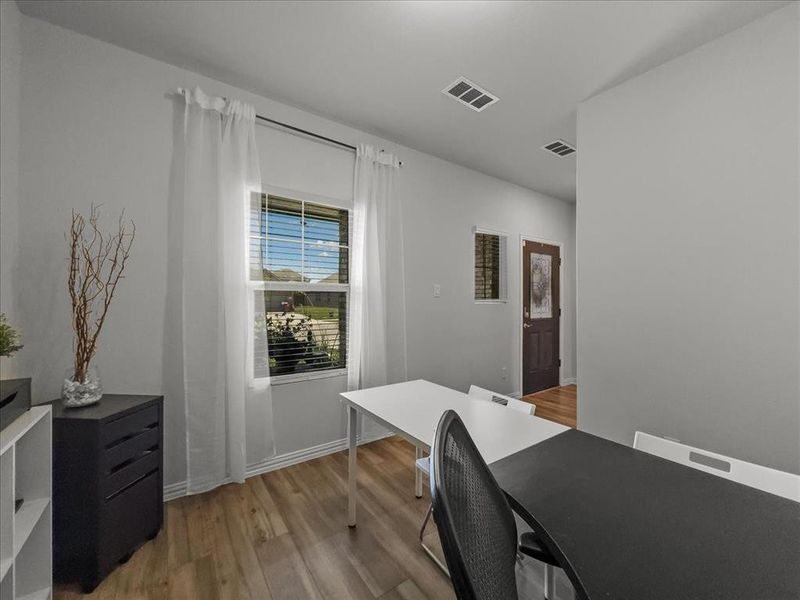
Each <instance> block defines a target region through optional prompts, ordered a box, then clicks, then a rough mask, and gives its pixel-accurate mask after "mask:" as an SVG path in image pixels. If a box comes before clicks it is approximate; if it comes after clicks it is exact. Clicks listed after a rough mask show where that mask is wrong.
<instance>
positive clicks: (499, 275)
mask: <svg viewBox="0 0 800 600" xmlns="http://www.w3.org/2000/svg"><path fill="white" fill-rule="evenodd" d="M505 254H506V236H505V235H502V234H500V233H495V232H490V231H482V230H480V229H477V228H476V229H475V263H474V264H475V300H476V301H484V302H505V300H506V268H505V267H506V257H505Z"/></svg>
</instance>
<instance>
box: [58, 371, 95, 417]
mask: <svg viewBox="0 0 800 600" xmlns="http://www.w3.org/2000/svg"><path fill="white" fill-rule="evenodd" d="M102 397H103V386H102V385H101V384H100V375H99V374H98V373H97V369H96V368H95V367H89V369H88V370H87V371H86V377H84V380H83V381H76V380H75V370H74V369H68V370H67V372H66V373H65V374H64V383H63V384H62V385H61V400H62V401H63V403H64V406H66V407H69V408H79V407H81V406H89V405H90V404H94V403H95V402H99V401H100V398H102Z"/></svg>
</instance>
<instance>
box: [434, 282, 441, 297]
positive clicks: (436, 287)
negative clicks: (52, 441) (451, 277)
mask: <svg viewBox="0 0 800 600" xmlns="http://www.w3.org/2000/svg"><path fill="white" fill-rule="evenodd" d="M441 295H442V286H440V285H439V284H438V283H434V284H433V297H434V298H439V297H441Z"/></svg>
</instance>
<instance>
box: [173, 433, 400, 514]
mask: <svg viewBox="0 0 800 600" xmlns="http://www.w3.org/2000/svg"><path fill="white" fill-rule="evenodd" d="M392 435H394V434H393V433H392V432H389V433H383V432H382V433H380V435H375V436H371V437H367V438H362V437H361V436H358V445H359V446H361V445H363V444H368V443H370V442H374V441H376V440H380V439H383V438H386V437H390V436H392ZM346 449H347V438H342V439H340V440H333V441H332V442H326V443H324V444H320V445H319V446H312V447H311V448H303V449H302V450H296V451H294V452H287V453H286V454H281V455H280V456H272V457H270V458H267V459H264V460H262V461H259V462H257V463H253V464H252V465H247V470H246V471H245V475H244V476H245V479H249V478H250V477H255V476H256V475H261V474H262V473H269V472H270V471H277V470H278V469H283V468H285V467H291V466H292V465H296V464H299V463H301V462H306V461H307V460H313V459H315V458H320V457H321V456H327V455H328V454H333V453H334V452H341V451H342V450H346ZM229 482H230V480H226V481H224V482H223V484H224V483H229ZM185 495H186V481H178V482H177V483H170V484H169V485H165V486H164V502H167V501H169V500H174V499H175V498H180V497H181V496H185Z"/></svg>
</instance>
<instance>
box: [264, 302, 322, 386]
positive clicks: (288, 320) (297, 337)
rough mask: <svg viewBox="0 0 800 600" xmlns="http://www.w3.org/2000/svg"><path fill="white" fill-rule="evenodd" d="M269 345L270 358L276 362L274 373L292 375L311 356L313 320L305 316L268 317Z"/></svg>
mask: <svg viewBox="0 0 800 600" xmlns="http://www.w3.org/2000/svg"><path fill="white" fill-rule="evenodd" d="M267 344H268V347H269V358H270V359H272V360H274V361H275V368H274V369H272V373H273V374H275V375H280V374H284V373H292V372H294V370H295V369H296V367H297V365H298V364H299V363H300V361H302V360H305V359H306V358H307V357H309V356H310V355H311V352H312V350H313V348H314V334H313V332H312V331H311V318H310V317H307V316H305V315H301V316H299V317H291V316H289V315H288V314H287V313H285V312H284V313H281V314H280V315H275V314H268V315H267Z"/></svg>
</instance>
